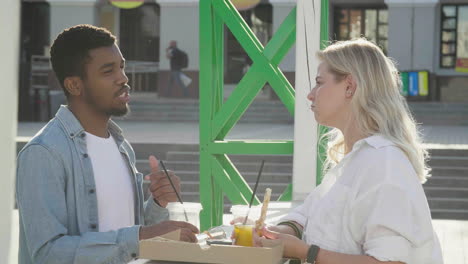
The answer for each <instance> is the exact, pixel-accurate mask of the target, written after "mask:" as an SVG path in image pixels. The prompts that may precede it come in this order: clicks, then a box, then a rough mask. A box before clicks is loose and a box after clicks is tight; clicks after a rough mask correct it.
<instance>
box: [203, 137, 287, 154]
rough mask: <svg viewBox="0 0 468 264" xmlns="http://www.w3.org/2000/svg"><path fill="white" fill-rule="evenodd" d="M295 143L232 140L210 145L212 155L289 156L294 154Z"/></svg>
mask: <svg viewBox="0 0 468 264" xmlns="http://www.w3.org/2000/svg"><path fill="white" fill-rule="evenodd" d="M293 151H294V142H293V141H291V140H284V141H273V140H272V141H257V140H251V141H247V140H232V141H215V142H213V143H211V144H209V152H210V153H212V154H231V155H233V154H234V155H236V154H237V155H242V154H244V155H272V154H275V155H289V154H293Z"/></svg>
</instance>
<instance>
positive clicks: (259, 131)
mask: <svg viewBox="0 0 468 264" xmlns="http://www.w3.org/2000/svg"><path fill="white" fill-rule="evenodd" d="M43 125H44V123H20V124H18V140H27V139H28V138H30V137H31V136H33V135H34V134H35V133H36V132H37V131H38V130H39V129H40V128H41V127H42V126H43ZM119 125H120V126H121V127H122V128H123V129H124V133H125V135H126V137H127V138H128V139H129V141H130V142H133V143H137V142H138V143H163V142H164V143H179V144H197V143H198V138H199V133H198V123H146V122H119ZM293 132H294V127H293V126H292V125H278V124H238V125H237V126H236V127H235V128H234V129H233V131H231V133H230V134H229V135H228V138H230V139H260V138H261V139H292V138H293V135H294V133H293ZM422 133H423V137H424V142H425V143H426V144H428V145H429V146H430V147H433V148H457V149H458V148H462V149H468V127H455V126H453V127H452V126H422ZM13 221H14V223H16V224H15V225H14V226H13V241H12V245H13V248H12V254H11V256H10V264H16V263H17V258H16V256H17V252H18V224H17V223H18V212H17V210H15V211H14V219H13ZM433 224H434V229H435V230H436V233H437V235H438V236H439V239H440V242H441V245H442V249H443V253H444V260H445V263H447V264H468V221H456V220H433Z"/></svg>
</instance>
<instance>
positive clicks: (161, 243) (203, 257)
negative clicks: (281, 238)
mask: <svg viewBox="0 0 468 264" xmlns="http://www.w3.org/2000/svg"><path fill="white" fill-rule="evenodd" d="M179 237H180V230H177V231H174V232H171V233H168V234H166V235H164V236H161V237H155V238H151V239H147V240H142V241H140V258H143V259H151V260H163V261H179V262H190V263H226V264H239V263H256V264H277V263H282V256H283V244H282V243H278V242H277V241H266V242H267V243H268V245H265V247H242V246H226V245H211V246H203V247H202V246H200V245H199V244H196V243H187V242H182V241H179Z"/></svg>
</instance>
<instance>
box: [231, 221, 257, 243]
mask: <svg viewBox="0 0 468 264" xmlns="http://www.w3.org/2000/svg"><path fill="white" fill-rule="evenodd" d="M253 228H254V226H253V225H243V224H237V225H234V239H235V240H236V242H235V244H236V245H238V246H244V247H252V246H253V239H252V231H253Z"/></svg>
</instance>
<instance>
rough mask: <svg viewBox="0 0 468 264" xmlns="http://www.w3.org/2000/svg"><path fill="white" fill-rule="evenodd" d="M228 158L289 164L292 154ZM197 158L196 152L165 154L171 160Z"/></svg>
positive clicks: (231, 158)
mask: <svg viewBox="0 0 468 264" xmlns="http://www.w3.org/2000/svg"><path fill="white" fill-rule="evenodd" d="M229 158H230V160H231V161H232V162H233V163H237V162H252V161H258V163H257V164H259V165H260V163H261V161H262V160H265V163H282V164H285V163H287V164H291V163H292V161H293V157H292V155H229ZM199 159H200V158H199V153H198V152H190V151H171V152H170V153H168V154H167V160H173V161H182V160H184V161H199Z"/></svg>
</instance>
